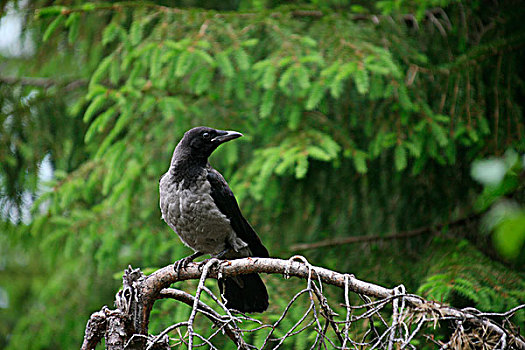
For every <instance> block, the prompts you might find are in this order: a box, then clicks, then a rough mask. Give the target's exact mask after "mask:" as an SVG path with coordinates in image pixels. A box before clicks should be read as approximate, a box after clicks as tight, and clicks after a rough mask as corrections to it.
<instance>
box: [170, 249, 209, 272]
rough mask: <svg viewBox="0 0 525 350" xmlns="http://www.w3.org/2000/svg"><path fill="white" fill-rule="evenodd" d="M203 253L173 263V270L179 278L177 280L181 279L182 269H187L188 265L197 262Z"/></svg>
mask: <svg viewBox="0 0 525 350" xmlns="http://www.w3.org/2000/svg"><path fill="white" fill-rule="evenodd" d="M201 255H202V253H199V252H196V253H194V254H192V255H190V256H187V257H185V258H183V259H180V260H177V261H175V262H174V263H173V270H174V271H175V275H176V276H177V278H179V276H180V270H181V269H185V268H186V267H187V266H188V264H189V263H190V262H192V261H193V260H195V258H197V257H199V256H201Z"/></svg>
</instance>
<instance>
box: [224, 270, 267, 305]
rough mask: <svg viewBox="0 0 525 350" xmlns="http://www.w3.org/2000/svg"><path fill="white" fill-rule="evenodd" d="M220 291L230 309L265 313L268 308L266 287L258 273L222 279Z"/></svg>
mask: <svg viewBox="0 0 525 350" xmlns="http://www.w3.org/2000/svg"><path fill="white" fill-rule="evenodd" d="M219 289H220V291H221V295H223V296H224V299H225V302H226V307H228V308H229V309H235V310H239V311H241V312H246V313H248V312H263V311H265V310H266V309H267V308H268V292H267V291H266V286H265V285H264V283H263V281H262V279H261V277H260V276H259V275H258V274H256V273H250V274H247V275H239V276H235V277H226V278H222V279H221V280H219Z"/></svg>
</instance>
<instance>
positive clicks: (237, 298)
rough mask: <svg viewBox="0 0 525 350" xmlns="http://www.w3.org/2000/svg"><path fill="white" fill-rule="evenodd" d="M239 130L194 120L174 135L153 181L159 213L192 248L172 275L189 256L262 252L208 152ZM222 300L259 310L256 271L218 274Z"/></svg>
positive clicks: (261, 291)
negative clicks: (165, 167)
mask: <svg viewBox="0 0 525 350" xmlns="http://www.w3.org/2000/svg"><path fill="white" fill-rule="evenodd" d="M241 136H243V134H241V133H240V132H236V131H225V130H217V129H214V128H210V127H206V126H199V127H195V128H192V129H190V130H188V131H187V132H186V133H185V134H184V136H183V137H182V139H181V140H180V141H179V143H178V144H177V146H176V147H175V150H174V151H173V156H172V158H171V163H170V166H169V169H168V171H167V172H166V173H165V174H164V175H163V176H162V177H161V179H160V183H159V192H160V209H161V212H162V219H163V220H164V221H165V222H166V223H167V224H168V226H169V227H171V228H172V229H173V230H174V231H175V232H176V233H177V235H178V236H179V238H180V240H181V241H182V242H183V243H184V244H185V245H186V246H188V247H190V248H191V249H193V251H194V254H192V255H190V256H187V257H185V258H184V259H181V260H179V261H177V262H175V264H174V269H175V271H176V273H177V275H178V274H179V272H180V269H181V268H185V267H186V266H187V264H189V263H190V262H191V261H193V260H194V259H195V258H197V257H199V256H201V255H204V254H209V255H210V256H211V257H214V258H218V259H230V260H231V259H238V258H244V257H260V258H268V257H269V253H268V250H267V249H266V247H265V246H264V245H263V243H262V241H261V239H260V238H259V236H258V235H257V233H256V232H255V230H254V229H253V228H252V227H251V225H250V224H249V223H248V221H247V220H246V219H245V218H244V216H243V215H242V213H241V210H240V208H239V205H238V203H237V200H236V198H235V196H234V194H233V192H232V190H231V189H230V187H229V186H228V183H227V182H226V180H225V179H224V177H223V176H222V175H221V173H219V172H218V171H217V170H215V169H214V168H213V167H212V166H211V165H210V163H209V161H208V157H209V156H210V155H211V154H212V152H213V151H215V150H216V149H217V147H219V146H220V145H221V144H223V143H225V142H228V141H231V140H234V139H236V138H239V137H241ZM219 290H220V293H221V296H222V298H223V300H225V306H226V307H228V308H229V309H233V310H237V311H240V312H242V313H253V312H264V311H265V310H266V309H267V308H268V305H269V302H268V292H267V290H266V286H265V284H264V282H263V281H262V279H261V277H260V276H259V275H258V274H257V273H250V274H243V275H238V276H226V277H222V278H220V279H219Z"/></svg>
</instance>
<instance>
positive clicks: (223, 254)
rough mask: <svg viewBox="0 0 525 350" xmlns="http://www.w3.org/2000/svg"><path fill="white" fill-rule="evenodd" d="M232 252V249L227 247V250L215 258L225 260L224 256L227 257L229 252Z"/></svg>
mask: <svg viewBox="0 0 525 350" xmlns="http://www.w3.org/2000/svg"><path fill="white" fill-rule="evenodd" d="M230 250H231V248H230V247H227V248H226V249H224V250H223V251H222V252H220V253H219V254H217V255H216V256H215V257H216V258H217V259H222V258H224V256H225V255H226V253H228V252H229V251H230Z"/></svg>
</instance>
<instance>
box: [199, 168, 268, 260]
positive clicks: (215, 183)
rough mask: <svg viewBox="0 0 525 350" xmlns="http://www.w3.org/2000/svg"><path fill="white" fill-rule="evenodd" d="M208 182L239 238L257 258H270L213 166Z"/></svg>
mask: <svg viewBox="0 0 525 350" xmlns="http://www.w3.org/2000/svg"><path fill="white" fill-rule="evenodd" d="M208 181H209V182H210V184H211V197H212V198H213V200H214V202H215V204H216V205H217V207H218V208H219V210H220V211H221V212H222V213H223V214H224V215H226V216H227V217H228V219H230V224H231V225H232V227H233V230H234V231H235V233H236V234H237V236H238V237H239V238H240V239H242V240H243V241H244V242H246V243H248V247H249V248H250V250H251V251H252V253H253V255H254V256H255V257H259V258H268V257H269V254H268V250H267V249H266V247H265V246H264V245H263V244H262V242H261V239H260V238H259V236H258V235H257V233H256V232H255V230H254V229H253V228H252V227H251V226H250V224H249V223H248V221H246V219H245V218H244V216H242V213H241V210H240V209H239V205H238V204H237V200H236V199H235V196H234V195H233V192H232V190H231V189H230V186H228V183H227V182H226V180H224V177H222V175H221V174H220V173H219V172H218V171H217V170H215V169H213V168H212V167H211V166H208Z"/></svg>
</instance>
